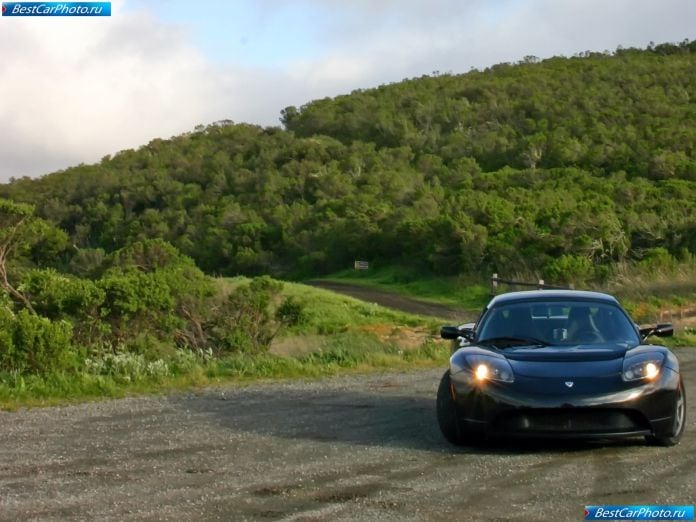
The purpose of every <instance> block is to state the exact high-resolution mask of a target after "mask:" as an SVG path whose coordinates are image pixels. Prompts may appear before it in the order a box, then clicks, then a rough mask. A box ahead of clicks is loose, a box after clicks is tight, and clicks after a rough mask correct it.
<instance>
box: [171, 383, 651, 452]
mask: <svg viewBox="0 0 696 522" xmlns="http://www.w3.org/2000/svg"><path fill="white" fill-rule="evenodd" d="M172 400H173V401H175V402H177V403H179V404H177V406H178V407H181V408H185V409H187V410H189V411H196V412H199V413H204V414H206V415H207V416H208V417H209V419H210V422H211V423H213V424H216V425H218V426H223V427H225V428H227V429H229V430H232V431H235V432H242V433H245V432H246V433H253V434H256V435H263V436H273V437H279V438H283V439H289V440H303V441H315V442H317V443H347V444H354V445H358V446H379V447H383V448H390V447H391V448H402V449H411V450H424V451H432V452H439V453H473V454H497V455H506V454H507V455H518V454H526V453H560V452H578V451H590V450H595V449H597V448H599V447H606V446H611V447H630V446H636V445H643V444H644V442H643V439H642V438H638V439H622V440H592V441H587V440H574V439H561V440H557V439H551V440H538V439H498V440H490V441H486V442H485V443H483V444H480V445H477V446H453V445H451V444H449V443H448V442H447V441H445V440H444V438H443V437H442V435H441V433H440V430H439V428H438V424H437V419H436V416H435V399H434V397H432V398H430V397H423V396H409V395H404V394H392V393H388V392H385V391H381V390H367V391H365V392H356V391H351V390H329V391H327V390H321V389H319V388H314V389H312V390H309V391H308V390H298V389H294V388H292V387H290V388H284V387H278V388H275V389H264V390H259V389H252V388H248V389H236V390H231V391H229V390H228V391H209V392H206V393H205V394H203V395H199V396H195V397H190V396H189V397H185V398H183V397H179V398H172Z"/></svg>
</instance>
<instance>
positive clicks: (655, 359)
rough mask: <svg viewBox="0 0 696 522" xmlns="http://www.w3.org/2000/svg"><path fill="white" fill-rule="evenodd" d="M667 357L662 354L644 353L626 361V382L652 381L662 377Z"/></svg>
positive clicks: (624, 368)
mask: <svg viewBox="0 0 696 522" xmlns="http://www.w3.org/2000/svg"><path fill="white" fill-rule="evenodd" d="M664 362H665V357H664V355H663V354H661V353H643V354H640V355H635V356H633V357H628V358H626V359H624V363H623V373H622V377H623V380H624V381H638V380H641V379H645V380H646V381H652V380H654V379H655V378H657V376H658V375H660V370H662V364H663V363H664Z"/></svg>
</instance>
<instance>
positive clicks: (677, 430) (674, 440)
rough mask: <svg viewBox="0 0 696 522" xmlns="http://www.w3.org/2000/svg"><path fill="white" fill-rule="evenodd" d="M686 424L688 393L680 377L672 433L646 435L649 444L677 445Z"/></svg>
mask: <svg viewBox="0 0 696 522" xmlns="http://www.w3.org/2000/svg"><path fill="white" fill-rule="evenodd" d="M685 425H686V393H685V392H684V382H683V381H682V379H681V378H680V379H679V389H678V391H677V401H676V404H675V407H674V423H673V424H672V433H671V435H668V436H666V437H653V436H648V437H645V440H646V441H647V442H648V443H649V444H653V445H655V446H675V445H677V444H679V439H681V437H682V434H683V433H684V426H685Z"/></svg>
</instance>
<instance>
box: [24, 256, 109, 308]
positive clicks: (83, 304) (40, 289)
mask: <svg viewBox="0 0 696 522" xmlns="http://www.w3.org/2000/svg"><path fill="white" fill-rule="evenodd" d="M20 289H21V290H22V291H23V292H25V294H26V295H27V297H28V298H29V300H30V301H31V303H32V305H33V306H34V310H36V312H37V313H38V314H39V315H43V316H46V317H49V318H50V319H58V318H64V317H66V316H74V317H78V316H96V315H97V312H98V308H99V306H100V305H101V304H102V303H103V302H104V297H105V293H104V290H102V289H101V288H98V287H97V285H96V284H95V283H94V282H93V281H90V280H89V279H80V278H77V277H74V276H70V275H65V274H59V273H58V272H56V271H55V270H54V269H52V268H48V269H44V270H30V271H29V272H28V273H27V274H26V275H25V277H24V279H23V281H22V285H21V287H20Z"/></svg>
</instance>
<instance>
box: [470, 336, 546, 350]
mask: <svg viewBox="0 0 696 522" xmlns="http://www.w3.org/2000/svg"><path fill="white" fill-rule="evenodd" d="M501 343H502V344H505V345H507V346H505V348H509V347H511V346H525V345H529V346H531V345H534V346H549V343H547V342H546V341H542V340H541V339H537V338H536V337H491V338H490V339H484V340H483V341H479V344H490V345H491V346H494V347H496V348H500V347H499V346H497V345H498V344H501Z"/></svg>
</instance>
